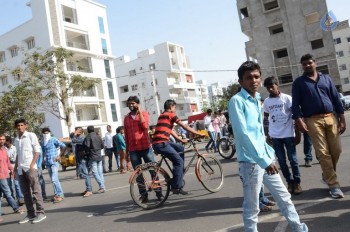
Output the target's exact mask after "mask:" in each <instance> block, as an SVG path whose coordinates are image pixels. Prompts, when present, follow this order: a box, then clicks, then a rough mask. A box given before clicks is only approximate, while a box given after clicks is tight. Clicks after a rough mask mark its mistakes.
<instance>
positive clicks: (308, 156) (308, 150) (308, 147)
mask: <svg viewBox="0 0 350 232" xmlns="http://www.w3.org/2000/svg"><path fill="white" fill-rule="evenodd" d="M303 135H304V155H305V161H312V142H311V138H310V136H309V135H308V134H307V133H306V132H305V133H303Z"/></svg>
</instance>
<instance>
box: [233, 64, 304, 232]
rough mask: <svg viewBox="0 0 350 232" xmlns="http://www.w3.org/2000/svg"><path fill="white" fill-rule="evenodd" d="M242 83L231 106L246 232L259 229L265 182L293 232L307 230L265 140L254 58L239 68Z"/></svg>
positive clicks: (258, 76)
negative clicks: (261, 196)
mask: <svg viewBox="0 0 350 232" xmlns="http://www.w3.org/2000/svg"><path fill="white" fill-rule="evenodd" d="M238 77H239V79H238V81H239V84H240V85H241V86H242V89H241V91H240V92H239V93H237V94H236V95H234V96H233V97H232V98H231V99H230V101H229V106H228V111H229V115H230V120H231V122H232V127H233V132H234V135H235V138H236V145H237V146H236V148H237V160H238V162H239V175H240V178H241V180H242V182H243V195H244V200H243V221H244V228H245V231H246V232H248V231H249V232H256V231H258V230H257V222H258V214H259V192H260V190H261V186H262V184H264V186H265V187H266V188H268V189H269V190H270V193H271V194H272V196H273V198H274V200H275V201H276V202H277V204H278V206H279V208H280V210H281V213H282V214H283V216H284V217H285V218H286V219H287V221H288V223H289V226H290V227H291V229H292V231H295V232H296V231H298V232H301V231H308V228H307V226H306V225H305V224H304V223H300V219H299V215H298V213H297V212H296V210H295V207H294V204H293V203H292V201H291V195H290V193H289V192H288V191H287V189H286V187H285V186H284V184H283V182H282V179H281V177H280V175H279V174H278V168H277V166H276V164H275V162H274V159H275V155H274V150H273V149H272V147H270V146H269V145H268V144H267V143H266V139H265V133H264V127H263V117H262V110H261V103H260V99H261V98H260V94H259V93H258V92H257V91H258V89H259V87H260V82H261V70H260V66H259V65H258V64H257V63H254V62H253V61H246V62H244V63H243V64H242V65H241V66H240V67H239V69H238Z"/></svg>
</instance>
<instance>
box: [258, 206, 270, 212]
mask: <svg viewBox="0 0 350 232" xmlns="http://www.w3.org/2000/svg"><path fill="white" fill-rule="evenodd" d="M271 210H272V206H268V205H264V207H262V208H261V209H260V212H268V211H271Z"/></svg>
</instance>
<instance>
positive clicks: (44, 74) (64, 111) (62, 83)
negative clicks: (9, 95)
mask: <svg viewBox="0 0 350 232" xmlns="http://www.w3.org/2000/svg"><path fill="white" fill-rule="evenodd" d="M73 55H74V53H73V52H71V51H68V50H66V49H64V48H53V49H51V50H48V51H46V52H44V53H39V52H38V51H35V52H33V53H27V54H25V58H24V61H23V65H24V67H23V68H20V67H18V68H16V69H14V70H13V71H12V73H13V74H14V75H20V76H21V78H22V77H23V79H22V80H21V83H22V84H20V86H21V88H23V91H25V92H26V91H27V92H28V91H29V92H31V93H32V94H31V95H28V96H30V98H33V99H35V101H34V102H35V103H36V107H35V109H34V110H32V111H36V112H46V111H48V112H50V113H51V114H52V115H54V116H55V117H57V118H58V119H60V120H64V121H65V122H66V126H67V128H68V131H70V129H71V128H70V127H71V124H72V120H71V113H73V107H72V103H71V102H70V99H71V97H73V95H74V94H76V93H79V92H81V91H84V90H89V89H92V88H94V86H95V85H96V84H98V83H100V80H99V79H97V78H88V77H83V76H81V75H70V74H67V73H65V71H64V67H65V63H66V62H69V63H72V61H71V59H72V57H73ZM18 88H19V87H18ZM13 90H17V87H15V88H14V89H13ZM33 94H34V95H35V97H34V96H33ZM20 96H21V95H19V97H20ZM27 99H29V97H27ZM33 99H30V100H33ZM21 107H22V105H21ZM23 107H25V106H23ZM19 111H20V112H24V113H26V114H23V115H24V116H25V117H26V118H27V116H26V115H28V112H27V111H25V110H24V109H20V110H19Z"/></svg>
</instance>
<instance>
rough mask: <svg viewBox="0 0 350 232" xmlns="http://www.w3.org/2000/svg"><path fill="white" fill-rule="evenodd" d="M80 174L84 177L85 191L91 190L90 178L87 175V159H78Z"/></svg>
mask: <svg viewBox="0 0 350 232" xmlns="http://www.w3.org/2000/svg"><path fill="white" fill-rule="evenodd" d="M79 167H80V175H81V176H82V177H83V178H84V179H85V187H86V191H87V192H91V191H92V186H91V179H90V176H89V169H90V167H89V160H87V159H81V160H80V164H79Z"/></svg>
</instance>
